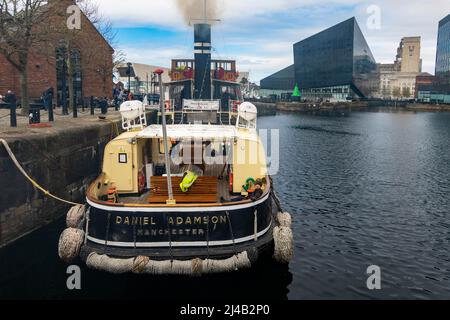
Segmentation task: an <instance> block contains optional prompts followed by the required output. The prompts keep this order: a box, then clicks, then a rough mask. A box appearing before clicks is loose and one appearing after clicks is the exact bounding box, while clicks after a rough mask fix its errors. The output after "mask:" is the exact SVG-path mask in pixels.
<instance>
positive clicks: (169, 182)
mask: <svg viewBox="0 0 450 320" xmlns="http://www.w3.org/2000/svg"><path fill="white" fill-rule="evenodd" d="M155 73H156V74H157V75H158V80H159V91H160V94H161V99H159V106H160V108H161V117H162V131H163V140H164V157H165V162H166V173H167V189H168V193H169V199H168V200H167V204H168V205H173V204H176V201H175V200H174V198H173V189H172V176H171V172H170V158H169V143H168V137H167V123H166V110H165V106H164V100H163V99H162V96H163V90H164V87H163V83H162V74H163V73H164V71H163V70H162V69H158V70H156V71H155Z"/></svg>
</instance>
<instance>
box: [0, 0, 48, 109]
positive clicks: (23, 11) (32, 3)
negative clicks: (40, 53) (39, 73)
mask: <svg viewBox="0 0 450 320" xmlns="http://www.w3.org/2000/svg"><path fill="white" fill-rule="evenodd" d="M46 2H47V1H43V0H0V54H1V55H3V56H4V57H5V58H6V60H7V61H8V62H9V63H10V64H11V65H12V66H13V67H14V68H15V69H16V70H17V71H18V72H19V74H20V89H21V105H22V108H23V112H24V113H28V110H29V97H28V62H29V57H30V54H31V50H32V49H31V48H33V47H35V46H36V45H37V44H39V45H40V47H41V48H46V47H47V46H46V44H47V42H48V40H49V34H50V32H51V30H50V28H49V27H48V26H47V24H45V23H44V24H42V23H41V22H42V21H46V20H47V19H48V11H46V10H42V6H43V5H44V4H45V3H46Z"/></svg>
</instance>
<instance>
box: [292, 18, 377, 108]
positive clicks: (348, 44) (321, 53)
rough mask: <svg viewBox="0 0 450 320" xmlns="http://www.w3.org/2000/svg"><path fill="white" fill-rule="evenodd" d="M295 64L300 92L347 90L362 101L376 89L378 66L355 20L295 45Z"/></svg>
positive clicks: (296, 79)
mask: <svg viewBox="0 0 450 320" xmlns="http://www.w3.org/2000/svg"><path fill="white" fill-rule="evenodd" d="M294 65H295V81H296V83H297V84H298V85H299V88H300V89H301V90H302V91H303V92H312V91H315V93H316V94H317V92H325V91H327V90H324V89H326V88H329V89H330V90H329V91H330V93H333V92H334V91H336V90H339V89H340V88H346V87H348V88H350V90H349V92H348V96H352V97H361V98H363V97H371V96H373V95H374V94H375V93H376V92H377V91H378V88H379V72H378V67H377V64H376V62H375V59H374V57H373V55H372V52H371V50H370V48H369V46H368V45H367V42H366V40H365V38H364V36H363V34H362V32H361V29H360V28H359V26H358V23H357V22H356V19H355V18H351V19H349V20H347V21H344V22H342V23H339V24H337V25H336V26H334V27H331V28H329V29H327V30H325V31H322V32H320V33H318V34H316V35H314V36H312V37H310V38H307V39H305V40H303V41H300V42H298V43H296V44H295V45H294ZM313 89H314V90H313ZM317 89H320V90H317ZM344 91H345V90H344ZM343 93H345V92H339V94H340V97H339V98H340V99H341V98H342V97H341V96H342V94H343Z"/></svg>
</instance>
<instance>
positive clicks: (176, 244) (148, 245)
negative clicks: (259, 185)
mask: <svg viewBox="0 0 450 320" xmlns="http://www.w3.org/2000/svg"><path fill="white" fill-rule="evenodd" d="M271 226H272V223H271V224H270V225H269V227H267V229H265V230H263V231H261V232H259V233H258V238H260V237H262V236H263V235H265V234H266V233H267V232H268V231H269V230H270V228H271ZM87 238H88V240H89V241H92V242H94V243H97V244H101V245H105V246H106V245H108V246H111V247H122V248H134V242H118V241H108V243H106V241H105V240H100V239H96V238H94V237H91V236H87ZM254 239H255V235H251V236H248V237H245V238H239V239H236V240H235V241H234V243H235V244H238V243H243V242H247V241H251V240H254ZM232 244H233V240H224V241H210V242H209V246H210V247H217V246H228V245H232ZM207 246H208V243H207V242H206V241H204V242H202V241H197V242H172V247H207ZM136 247H137V248H157V247H158V248H159V247H170V242H136Z"/></svg>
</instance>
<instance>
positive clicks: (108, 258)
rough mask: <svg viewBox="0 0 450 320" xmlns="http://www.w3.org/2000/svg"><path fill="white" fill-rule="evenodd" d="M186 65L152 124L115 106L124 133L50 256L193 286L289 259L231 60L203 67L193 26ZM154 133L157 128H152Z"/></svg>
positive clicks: (141, 112)
mask: <svg viewBox="0 0 450 320" xmlns="http://www.w3.org/2000/svg"><path fill="white" fill-rule="evenodd" d="M194 29H195V41H194V42H195V44H194V46H195V51H194V52H195V59H194V60H189V59H187V60H173V61H172V70H171V73H170V76H171V82H170V83H168V84H167V87H168V91H169V95H168V98H169V99H167V100H165V101H164V99H163V97H165V95H164V89H163V85H162V81H161V72H162V71H161V72H159V79H160V87H161V107H160V109H159V111H158V115H159V117H158V119H159V120H158V124H155V125H149V126H147V121H146V113H145V106H144V105H143V104H142V103H141V102H139V101H128V102H125V103H124V104H122V106H121V113H122V118H123V119H122V126H123V129H124V130H125V131H126V132H124V133H123V134H121V135H120V136H118V137H117V138H116V139H114V140H113V141H111V142H110V143H109V144H108V145H107V146H106V149H105V152H104V160H103V170H102V173H101V175H100V176H99V177H98V178H97V179H96V180H95V181H94V182H93V183H92V184H91V185H90V187H89V189H88V191H87V197H86V204H85V205H83V206H75V207H73V208H71V209H70V210H69V212H68V214H67V227H68V228H67V229H66V230H65V231H64V232H63V233H62V235H61V237H60V242H59V255H60V257H61V258H62V259H63V260H64V261H66V262H70V261H71V260H73V259H75V258H76V257H77V256H80V257H81V258H82V260H83V261H84V262H85V263H86V264H87V265H88V267H90V268H93V269H97V270H103V271H107V272H112V273H127V272H134V273H148V274H183V275H201V274H207V273H221V272H229V271H234V270H238V269H243V268H249V267H251V266H252V264H254V263H255V262H256V261H257V260H258V257H260V256H261V255H264V254H270V255H272V256H274V258H275V259H276V260H277V261H279V262H282V263H288V262H289V260H290V259H291V257H292V246H293V244H292V232H291V229H290V225H291V219H290V215H289V214H287V213H283V212H282V210H281V207H280V203H279V201H278V199H277V198H276V195H275V193H274V192H273V186H272V183H271V178H270V176H269V175H268V169H267V162H266V157H265V155H266V153H265V150H264V146H263V143H262V141H261V139H260V138H259V136H258V134H257V130H256V118H257V109H256V107H255V106H254V105H252V104H250V103H247V102H244V103H241V102H240V101H241V97H240V84H239V83H238V81H237V79H238V74H237V72H236V64H235V62H234V61H224V60H211V26H210V25H209V24H207V23H201V24H195V25H194ZM159 123H161V124H159Z"/></svg>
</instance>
